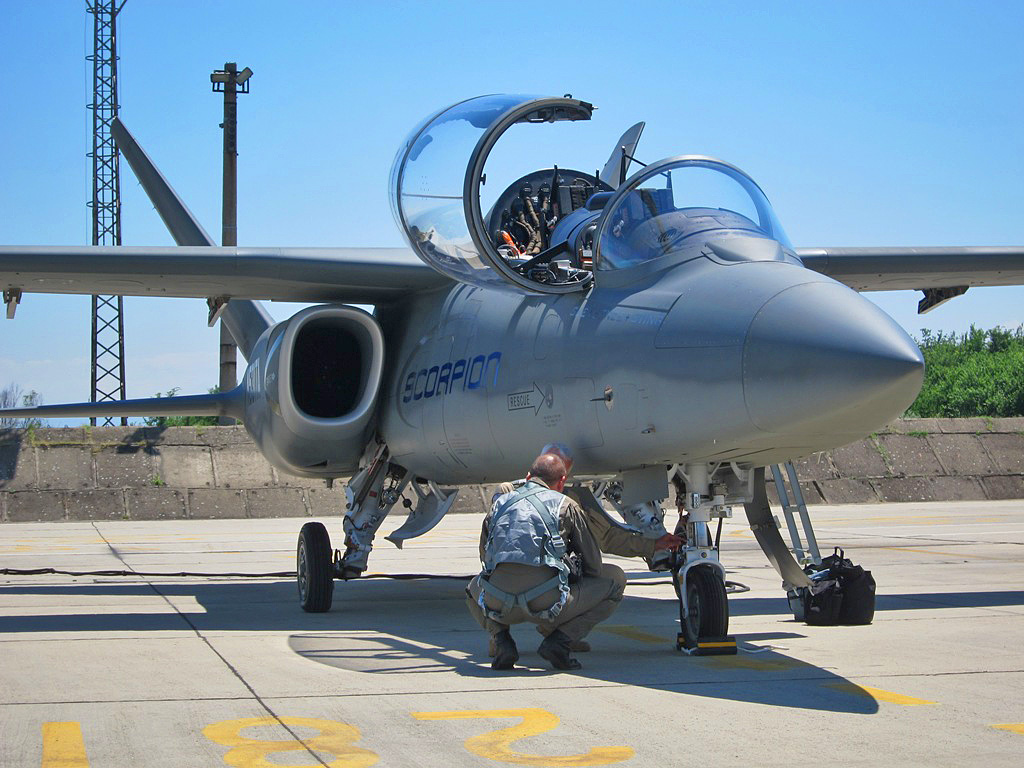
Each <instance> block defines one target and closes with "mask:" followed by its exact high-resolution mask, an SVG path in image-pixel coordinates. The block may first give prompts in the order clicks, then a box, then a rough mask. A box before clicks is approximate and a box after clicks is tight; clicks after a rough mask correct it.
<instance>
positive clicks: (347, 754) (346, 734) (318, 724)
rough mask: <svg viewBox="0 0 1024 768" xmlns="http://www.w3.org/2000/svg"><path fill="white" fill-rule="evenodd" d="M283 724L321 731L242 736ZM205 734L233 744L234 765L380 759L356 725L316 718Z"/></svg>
mask: <svg viewBox="0 0 1024 768" xmlns="http://www.w3.org/2000/svg"><path fill="white" fill-rule="evenodd" d="M281 723H284V724H285V725H289V726H292V727H296V728H315V729H316V730H318V731H319V732H320V733H318V734H317V735H316V736H314V737H313V738H310V739H301V740H296V739H294V738H289V739H284V740H280V741H275V740H273V739H248V738H245V737H244V736H242V735H241V733H242V731H243V730H244V729H245V728H256V727H259V726H277V725H280V724H281ZM203 735H204V736H205V737H206V738H208V739H209V740H210V741H213V742H215V743H217V744H223V745H224V746H225V747H231V749H229V750H228V751H227V753H226V754H225V755H224V762H225V763H227V764H228V765H230V766H233V767H234V768H282V767H283V766H289V768H322V766H324V765H327V766H329V767H330V768H369V766H371V765H376V763H377V762H378V761H379V760H380V755H378V754H377V753H376V752H371V751H370V750H368V749H363V748H362V747H356V746H353V745H354V744H355V742H357V741H359V738H360V733H359V729H358V728H356V727H355V726H354V725H348V724H347V723H341V722H338V721H336V720H321V719H320V718H316V717H282V718H280V720H279V719H278V718H276V717H243V718H241V719H239V720H225V721H223V722H220V723H214V724H213V725H208V726H206V727H205V728H203ZM276 752H307V753H308V752H321V753H326V754H328V755H333V756H334V757H336V758H337V759H336V760H332V761H331V762H329V763H322V762H316V763H301V764H300V763H293V762H288V763H275V762H272V761H270V760H269V759H268V758H267V755H271V754H274V753H276ZM44 765H45V764H44Z"/></svg>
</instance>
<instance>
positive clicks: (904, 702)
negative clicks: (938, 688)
mask: <svg viewBox="0 0 1024 768" xmlns="http://www.w3.org/2000/svg"><path fill="white" fill-rule="evenodd" d="M826 688H833V689H835V690H837V691H842V692H843V693H853V694H856V695H857V696H868V697H870V698H872V699H875V700H876V701H885V702H888V703H889V704H899V705H900V706H901V707H923V706H928V705H932V704H934V705H938V702H937V701H928V700H927V699H915V698H914V697H913V696H904V695H903V694H902V693H893V692H892V691H883V690H882V689H881V688H872V687H870V686H867V685H857V684H856V683H829V684H828V685H827V686H826Z"/></svg>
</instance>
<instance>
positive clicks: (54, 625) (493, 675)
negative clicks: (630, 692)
mask: <svg viewBox="0 0 1024 768" xmlns="http://www.w3.org/2000/svg"><path fill="white" fill-rule="evenodd" d="M463 590H464V584H463V582H461V581H436V580H418V581H404V582H395V581H385V580H364V581H359V582H353V583H341V582H339V583H338V584H337V585H336V589H335V599H334V608H333V609H332V610H331V611H330V612H328V613H321V614H309V613H303V612H302V611H301V610H300V609H299V608H298V606H297V605H296V596H295V585H294V583H293V582H291V581H273V582H266V581H261V582H252V583H240V582H238V581H224V582H218V581H209V580H207V581H201V582H191V583H190V582H184V583H183V582H178V583H173V584H171V583H155V584H154V585H153V587H151V586H149V585H147V584H139V583H131V584H125V583H121V584H117V583H99V584H97V583H93V584H83V583H70V584H59V585H57V584H55V585H39V584H35V585H25V586H21V585H18V584H17V583H12V584H8V585H4V586H3V587H0V595H2V594H22V595H26V594H34V595H40V596H43V595H49V596H55V595H68V596H70V597H72V598H82V599H83V601H84V603H83V605H82V606H81V608H76V613H74V614H60V615H36V616H0V632H3V633H19V632H62V631H65V632H105V633H116V632H122V631H123V632H132V633H133V634H134V633H138V632H140V631H143V632H145V631H152V632H159V631H175V630H177V631H183V630H184V631H196V632H199V633H203V632H213V631H232V630H238V631H246V630H247V631H271V632H274V631H277V632H288V633H289V640H288V642H289V645H290V647H291V649H292V650H293V651H294V652H295V653H297V654H299V655H300V656H302V657H304V658H306V659H309V660H311V661H315V662H318V663H320V664H324V665H326V666H329V667H335V668H338V669H344V670H348V671H352V672H361V673H366V674H378V675H423V676H424V677H423V678H422V679H423V682H424V685H425V686H426V687H429V682H428V681H429V676H430V675H432V674H437V673H445V672H448V673H454V674H457V675H461V676H464V677H473V678H488V679H501V678H506V677H520V678H522V677H526V678H533V679H537V681H538V683H540V681H541V680H542V679H543V678H546V677H549V676H551V675H552V674H554V673H552V672H551V671H550V670H549V669H547V665H546V664H545V662H543V660H542V659H540V657H539V656H538V655H537V654H536V651H535V648H536V646H537V644H538V643H539V641H540V636H539V635H538V634H536V632H535V631H534V628H533V627H532V625H519V626H517V627H515V628H514V634H515V637H516V640H517V642H518V643H519V647H520V653H521V659H520V665H519V666H517V668H516V669H515V670H512V671H510V672H495V671H493V670H491V669H490V666H489V659H488V658H487V655H486V649H487V638H486V635H485V634H484V633H483V631H482V630H480V629H479V627H477V626H476V624H475V623H474V622H473V620H472V619H471V618H470V616H469V613H468V611H467V610H466V607H465V599H464V591H463ZM638 591H640V590H638V589H636V588H635V587H634V588H631V589H630V590H629V591H628V592H627V595H626V598H625V599H624V600H623V602H622V605H621V606H620V608H619V610H618V611H617V612H616V613H615V614H614V615H613V616H612V617H611V619H610V620H609V621H608V622H606V623H605V624H603V625H599V626H598V627H597V628H596V629H595V630H594V632H592V633H591V635H590V638H589V639H590V640H591V643H592V645H593V646H594V651H593V652H591V653H586V654H581V655H580V656H581V660H582V661H583V663H584V668H583V669H582V670H580V671H578V672H574V673H571V674H572V675H573V677H574V678H576V679H577V680H579V679H581V678H582V679H590V680H594V681H595V682H596V681H600V682H604V683H621V684H624V685H639V686H644V687H647V688H653V689H658V690H663V691H669V692H675V693H681V694H687V695H696V696H707V697H710V698H717V699H727V700H734V701H745V702H752V703H760V704H767V705H771V706H786V707H796V708H803V709H815V710H826V711H840V712H849V713H857V714H872V713H874V712H876V711H877V710H878V703H877V702H876V701H875V699H874V698H872V697H871V696H870V695H868V694H867V692H865V691H864V690H863V689H859V688H858V687H857V686H856V685H854V684H852V683H850V682H849V681H847V680H846V679H844V678H843V677H841V676H839V675H836V674H835V673H833V672H831V671H829V670H826V669H822V668H820V667H817V666H814V665H811V664H808V663H806V662H803V661H800V660H798V659H795V658H792V657H790V656H787V655H785V654H784V653H781V652H780V651H782V650H785V649H784V648H779V647H773V646H772V645H771V644H770V642H771V641H783V642H785V641H787V640H799V639H800V638H802V637H804V634H802V633H801V631H802V630H805V629H806V628H805V627H804V625H803V624H800V623H797V622H795V621H794V620H793V619H792V617H791V614H790V613H789V610H788V606H787V604H786V601H785V599H784V598H783V597H781V596H780V597H779V598H745V597H742V596H737V597H733V598H730V612H731V614H732V616H733V617H743V616H761V617H764V623H765V627H766V629H773V628H774V629H776V630H777V631H770V632H765V633H758V634H738V635H737V636H736V639H737V641H738V643H739V645H740V648H741V652H740V654H739V655H737V656H731V657H707V658H696V657H687V656H685V655H683V654H681V653H679V652H678V651H676V650H675V649H674V639H675V633H676V631H677V626H678V622H677V616H678V613H677V604H676V601H675V600H674V599H673V598H651V597H645V596H644V595H643V594H639V595H638V594H637V592H638ZM104 596H105V597H110V598H115V599H114V600H102V601H101V600H97V598H101V597H104ZM136 596H137V597H146V598H152V599H157V600H159V604H160V606H161V609H160V610H159V611H154V610H153V609H152V607H151V605H146V606H143V605H139V604H138V603H137V606H138V608H139V611H138V612H127V613H125V612H120V613H118V612H110V611H109V609H110V608H115V607H116V605H117V602H118V599H119V598H129V599H130V598H132V597H136ZM159 596H163V597H164V598H166V600H167V601H169V602H170V603H173V604H174V605H175V606H176V607H177V610H172V609H171V608H170V606H169V605H167V603H165V602H164V601H163V600H160V597H159ZM68 604H69V605H72V606H74V604H75V600H74V599H71V600H69V601H68ZM90 604H91V605H96V604H100V605H105V606H106V608H105V609H104V610H105V611H106V612H99V613H84V612H77V611H79V610H81V609H82V608H86V609H87V608H88V606H89V605H90ZM1017 605H1024V591H1003V592H962V593H938V594H927V595H912V594H906V595H880V596H879V597H878V603H877V606H876V607H877V611H878V612H884V611H888V610H901V611H902V610H914V609H941V608H985V607H998V606H1017ZM197 606H198V608H197ZM815 629H816V630H817V631H829V630H828V629H827V628H815ZM858 631H865V632H870V628H867V627H865V628H858ZM851 694H853V695H851ZM858 694H859V695H858Z"/></svg>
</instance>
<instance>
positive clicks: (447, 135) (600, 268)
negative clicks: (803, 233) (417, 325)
mask: <svg viewBox="0 0 1024 768" xmlns="http://www.w3.org/2000/svg"><path fill="white" fill-rule="evenodd" d="M593 109H594V108H593V106H592V105H591V104H588V103H587V102H584V101H579V100H576V99H572V98H569V97H564V98H537V97H533V96H513V95H493V96H481V97H478V98H475V99H469V100H468V101H464V102H460V103H458V104H455V105H453V106H451V107H449V108H448V109H445V110H443V111H441V112H439V113H437V114H436V115H433V116H432V117H430V118H428V119H427V120H425V121H424V122H423V123H422V124H421V125H420V126H418V127H417V128H416V129H415V130H414V131H413V132H412V133H411V134H410V136H409V138H408V139H407V140H406V142H405V143H404V144H403V145H402V147H401V149H400V150H399V152H398V154H397V156H396V158H395V163H394V166H393V167H392V172H391V190H392V208H393V212H394V214H395V218H396V220H397V221H398V224H399V226H400V227H401V229H402V231H403V232H404V234H405V236H406V238H407V239H408V241H409V243H410V245H411V246H412V248H413V249H414V250H415V251H416V253H417V254H418V255H419V256H420V258H421V259H423V260H424V261H425V262H426V263H427V264H429V265H430V266H432V267H434V268H435V269H437V270H438V271H440V272H442V273H443V274H445V275H448V276H449V277H451V278H453V279H455V280H458V281H460V282H465V283H470V284H474V285H478V286H486V287H494V288H514V289H518V290H520V291H526V292H531V293H570V292H574V291H579V290H582V289H585V288H587V287H588V286H589V285H590V284H591V283H592V282H593V281H594V279H595V274H598V278H597V279H598V280H599V279H600V276H599V274H600V273H601V272H607V271H610V270H626V269H630V268H632V267H635V266H637V265H640V264H646V263H648V262H653V261H656V260H658V259H663V258H666V257H677V256H678V255H679V254H680V253H690V252H692V253H693V254H694V255H695V256H697V255H701V254H703V255H710V256H712V257H714V258H716V259H718V260H724V261H726V262H728V261H730V260H731V261H738V260H750V259H782V258H783V254H782V246H786V247H788V245H789V244H788V240H787V239H786V236H785V233H784V232H783V231H782V228H781V226H780V225H779V223H778V221H777V219H776V217H775V214H774V212H773V211H772V208H771V205H770V204H769V203H768V200H767V198H766V197H765V196H764V194H763V193H762V192H761V190H760V189H759V188H758V186H757V185H756V184H755V183H754V182H753V180H751V179H750V177H748V176H747V175H746V174H744V173H743V172H742V171H740V170H739V169H738V168H736V167H734V166H732V165H729V164H728V163H724V162H721V161H719V160H714V159H712V158H708V157H700V156H684V157H676V158H669V159H667V160H662V161H659V162H657V163H653V164H650V165H644V164H643V163H641V162H640V161H639V160H637V159H636V157H635V156H634V153H635V148H636V144H637V142H638V140H639V135H640V132H641V131H642V129H643V124H642V123H640V124H637V125H636V126H633V128H631V129H630V130H629V131H627V132H626V134H624V135H623V137H622V138H621V139H620V141H619V143H618V145H617V146H616V148H615V150H614V151H613V152H612V155H611V157H610V158H609V159H608V162H607V163H606V164H605V166H604V169H603V170H602V171H593V172H586V171H580V170H576V169H573V168H570V167H564V166H559V165H555V164H552V165H550V166H547V167H542V168H541V169H539V170H535V169H536V165H534V169H529V166H527V168H526V169H524V170H527V172H526V173H524V174H522V175H519V174H518V173H514V174H512V176H513V177H514V181H512V182H511V183H507V184H505V185H504V186H499V187H498V189H500V190H501V191H500V192H498V193H496V194H495V193H494V192H490V195H489V196H487V197H485V196H484V192H485V185H486V184H487V175H488V171H489V170H490V169H489V167H488V165H487V161H488V158H489V156H490V155H491V150H492V149H493V148H494V147H495V144H496V143H497V141H498V139H499V138H501V136H502V134H504V133H505V132H506V131H507V130H508V129H509V128H510V127H512V126H513V125H517V124H531V123H555V122H563V121H579V120H589V119H590V118H591V116H592V113H593ZM632 165H639V166H640V170H639V171H638V172H636V173H634V174H633V175H632V176H630V177H629V178H626V174H627V171H628V169H629V168H630V167H631V166H632ZM500 170H505V169H504V168H502V169H500ZM499 175H500V174H497V173H495V174H494V176H499ZM505 177H506V178H507V177H508V174H507V173H506V174H505ZM492 187H493V183H492ZM485 201H486V202H485ZM485 205H486V209H485ZM730 238H732V239H733V241H734V242H735V243H742V244H743V245H742V247H731V246H729V242H730ZM711 240H714V241H715V242H716V243H718V247H712V243H711V242H710V241H711ZM722 243H725V245H722ZM751 243H753V246H752V245H751ZM709 247H710V248H711V250H710V251H708V248H709Z"/></svg>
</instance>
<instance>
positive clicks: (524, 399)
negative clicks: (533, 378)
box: [508, 382, 555, 416]
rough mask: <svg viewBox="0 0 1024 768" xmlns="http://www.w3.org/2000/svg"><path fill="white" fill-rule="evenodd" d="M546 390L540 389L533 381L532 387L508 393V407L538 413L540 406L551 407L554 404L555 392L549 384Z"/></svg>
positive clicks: (512, 409)
mask: <svg viewBox="0 0 1024 768" xmlns="http://www.w3.org/2000/svg"><path fill="white" fill-rule="evenodd" d="M547 389H548V391H547V392H545V391H544V390H543V389H541V387H540V385H539V384H538V383H537V382H533V389H528V390H524V391H522V392H511V393H509V395H508V409H509V410H510V411H533V415H534V416H536V415H537V414H539V413H540V409H541V406H543V405H546V406H547V407H548V408H551V406H553V405H554V404H555V392H554V389H553V388H552V387H551V385H548V388H547Z"/></svg>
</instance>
